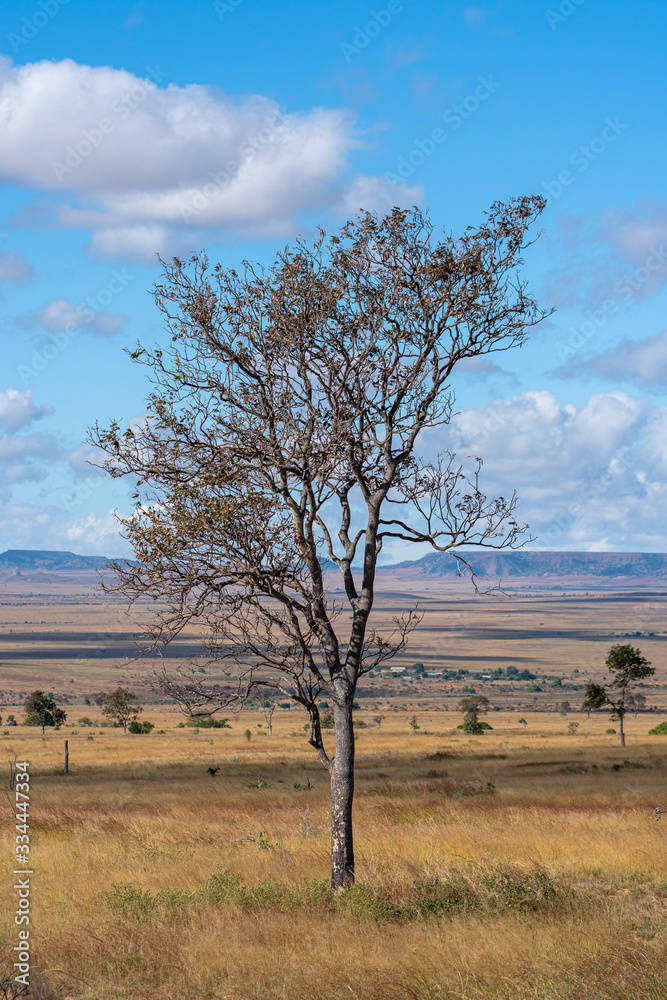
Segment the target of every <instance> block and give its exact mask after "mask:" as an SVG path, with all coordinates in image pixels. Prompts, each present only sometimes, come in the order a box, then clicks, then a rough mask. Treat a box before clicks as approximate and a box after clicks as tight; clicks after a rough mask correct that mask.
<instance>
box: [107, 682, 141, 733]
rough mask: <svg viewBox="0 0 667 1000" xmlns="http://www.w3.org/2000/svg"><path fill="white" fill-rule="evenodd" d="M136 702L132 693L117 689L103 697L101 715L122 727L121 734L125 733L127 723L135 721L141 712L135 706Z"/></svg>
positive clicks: (138, 707)
mask: <svg viewBox="0 0 667 1000" xmlns="http://www.w3.org/2000/svg"><path fill="white" fill-rule="evenodd" d="M137 700H138V699H137V696H136V694H135V693H134V692H133V691H128V689H127V688H124V687H118V688H116V690H115V691H112V692H111V693H110V694H107V695H105V696H104V701H103V702H102V715H106V717H107V718H108V719H113V720H114V722H117V723H118V725H120V726H122V727H123V732H124V733H126V732H127V726H128V723H129V722H133V721H135V720H136V718H137V716H139V715H140V714H141V713H142V712H143V708H142V706H141V705H137V704H135V702H136V701H137Z"/></svg>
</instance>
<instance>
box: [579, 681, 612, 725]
mask: <svg viewBox="0 0 667 1000" xmlns="http://www.w3.org/2000/svg"><path fill="white" fill-rule="evenodd" d="M606 701H607V692H606V691H605V689H604V688H603V687H602V686H601V685H600V684H588V685H587V686H586V695H585V697H584V700H583V703H582V706H581V710H582V712H585V713H586V717H587V718H588V719H590V717H591V712H597V711H598V709H600V708H602V706H603V705H604V704H605V703H606Z"/></svg>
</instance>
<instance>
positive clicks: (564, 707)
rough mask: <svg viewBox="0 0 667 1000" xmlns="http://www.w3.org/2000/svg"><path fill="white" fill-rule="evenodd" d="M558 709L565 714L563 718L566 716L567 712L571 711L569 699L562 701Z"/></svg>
mask: <svg viewBox="0 0 667 1000" xmlns="http://www.w3.org/2000/svg"><path fill="white" fill-rule="evenodd" d="M558 711H559V712H560V714H561V715H562V716H563V718H565V716H566V715H567V713H568V712H569V711H571V709H570V703H569V701H561V703H560V705H559V706H558Z"/></svg>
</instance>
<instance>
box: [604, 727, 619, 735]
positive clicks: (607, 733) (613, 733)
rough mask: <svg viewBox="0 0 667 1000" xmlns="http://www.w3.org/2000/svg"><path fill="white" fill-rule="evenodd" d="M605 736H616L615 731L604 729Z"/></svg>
mask: <svg viewBox="0 0 667 1000" xmlns="http://www.w3.org/2000/svg"><path fill="white" fill-rule="evenodd" d="M605 734H606V735H608V736H615V735H616V730H615V729H605Z"/></svg>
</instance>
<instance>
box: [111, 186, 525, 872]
mask: <svg viewBox="0 0 667 1000" xmlns="http://www.w3.org/2000/svg"><path fill="white" fill-rule="evenodd" d="M543 207H544V200H543V199H542V198H540V197H526V198H518V199H513V200H511V201H509V202H508V203H507V204H502V203H496V204H495V205H493V206H492V208H491V210H490V211H489V213H488V214H487V216H486V218H485V220H484V221H483V223H482V224H481V225H480V226H479V227H478V228H476V229H475V228H472V227H470V228H468V229H467V230H466V231H465V233H464V234H463V235H462V236H460V237H458V238H455V237H453V236H451V235H449V234H447V233H445V234H444V236H442V237H440V238H438V237H436V236H435V234H434V232H433V227H432V225H431V223H430V221H429V219H428V218H427V216H425V215H424V214H423V213H422V212H420V211H419V210H417V209H413V210H411V211H406V210H403V209H398V208H397V209H394V210H393V211H392V212H391V213H390V214H389V215H388V216H386V217H385V218H382V219H378V218H377V217H375V216H373V215H371V214H368V213H366V214H363V215H361V216H360V217H359V218H357V219H356V220H354V221H352V222H349V223H348V224H346V225H345V226H344V227H343V229H342V230H341V232H340V234H339V235H336V236H332V237H330V238H329V239H327V238H326V236H325V234H324V233H320V235H319V237H318V238H317V239H316V240H315V241H314V243H308V242H306V241H305V240H300V241H298V243H297V244H296V246H294V247H292V248H289V247H288V248H286V249H285V250H284V251H283V252H282V253H280V254H279V255H278V258H277V260H276V262H275V264H274V265H273V266H272V267H270V268H268V269H266V270H264V269H261V268H258V267H255V266H253V265H251V264H247V263H245V264H244V266H243V269H242V271H241V273H238V272H237V271H235V270H233V269H225V268H223V267H222V266H220V265H218V266H216V267H215V268H213V269H210V268H209V265H208V261H207V260H206V258H205V257H204V256H195V257H193V258H192V259H191V260H190V262H189V264H185V263H184V262H182V261H180V260H178V259H174V260H173V262H172V263H171V264H169V265H166V266H165V275H164V281H163V282H162V284H160V285H159V286H158V287H157V288H156V301H157V304H158V306H159V308H160V309H161V311H162V313H163V315H164V317H165V320H166V325H167V330H168V332H169V334H170V336H171V344H170V346H169V347H168V348H165V349H162V348H160V347H157V348H154V349H152V350H149V349H147V348H145V347H142V346H138V347H137V349H136V350H135V351H133V352H132V357H133V358H134V359H135V360H136V361H137V362H138V363H139V364H142V365H146V366H147V367H148V369H149V372H150V377H151V380H152V384H153V392H152V394H151V396H150V398H149V401H148V411H149V417H148V419H147V420H146V422H145V423H144V424H143V425H142V426H135V427H132V428H129V427H128V428H127V429H126V430H125V431H122V430H121V428H120V426H119V425H118V424H117V423H113V424H112V425H111V427H110V428H108V429H106V430H103V429H101V428H99V427H95V428H94V429H93V431H92V432H91V440H92V442H93V443H94V444H95V445H97V446H99V447H100V448H102V449H103V450H104V452H106V456H107V459H106V463H105V467H106V469H107V470H108V472H109V473H110V474H111V475H112V476H123V475H131V476H135V477H136V478H137V481H138V487H137V492H136V494H135V501H136V509H135V512H134V513H133V514H132V516H131V517H128V518H126V519H124V520H123V521H122V523H123V526H124V529H125V533H126V535H127V537H128V539H129V541H130V543H131V545H132V547H133V549H134V553H135V556H136V563H135V564H130V563H120V564H116V567H115V569H116V573H117V580H116V582H115V583H114V584H111V585H109V586H108V587H107V589H108V590H110V591H111V592H113V593H116V594H122V595H124V596H125V597H126V598H127V600H128V601H129V602H134V601H135V600H138V599H139V598H146V597H152V598H154V599H155V601H156V604H155V607H156V613H155V616H154V619H153V621H152V623H151V624H150V625H149V626H148V630H147V638H148V645H147V648H153V649H154V648H161V647H162V646H164V645H165V644H166V643H168V642H170V641H171V640H172V639H174V638H175V637H176V636H178V635H179V634H180V633H181V631H182V630H183V629H184V628H186V627H188V626H189V625H190V624H191V623H193V622H197V623H198V624H199V625H200V626H203V627H204V628H205V629H206V631H207V636H208V638H207V648H208V651H209V654H210V656H211V658H212V659H214V660H221V659H222V660H226V661H228V662H229V661H231V663H233V664H235V665H236V669H237V676H238V688H237V690H236V691H235V692H234V694H232V695H229V694H227V693H225V692H223V691H221V690H220V689H219V688H218V687H216V685H214V684H212V683H210V682H209V681H207V680H206V678H205V677H202V676H201V675H199V674H198V673H197V672H196V670H194V669H193V670H190V671H182V672H181V673H180V674H177V675H174V674H170V673H168V672H167V671H166V670H164V671H161V672H158V679H159V682H160V683H161V685H162V688H163V690H164V691H165V692H166V693H167V694H169V695H170V696H171V697H172V698H174V699H175V700H176V701H177V702H178V703H179V704H180V705H181V706H182V708H183V709H184V711H186V712H188V713H194V714H196V713H205V714H213V713H215V712H216V711H218V710H220V709H222V708H224V707H225V706H227V705H229V704H231V703H232V702H235V703H237V704H241V703H243V702H244V701H245V700H246V699H247V698H248V697H249V696H250V695H251V693H252V692H253V690H254V689H255V688H256V687H258V686H261V687H262V688H265V687H266V686H267V682H266V680H262V681H260V680H259V674H258V672H259V671H260V670H261V671H262V672H263V676H264V678H265V677H266V671H267V669H268V670H269V672H270V674H271V676H273V677H274V678H275V680H273V681H272V682H271V683H270V685H269V686H271V687H273V688H274V690H275V691H276V694H278V695H280V696H281V697H288V698H291V699H292V700H293V701H296V702H298V703H299V704H300V705H302V706H303V707H304V708H305V709H306V710H307V711H308V713H309V717H310V725H309V735H308V741H309V743H310V744H311V745H312V746H313V747H314V749H315V750H316V752H317V754H318V756H319V758H320V760H321V762H322V763H323V764H324V766H325V767H326V768H327V769H328V771H329V773H330V776H331V796H332V800H331V801H332V808H331V827H332V881H333V885H334V886H335V888H336V889H343V888H346V887H348V886H350V885H351V883H352V881H353V878H354V852H353V841H352V798H353V787H354V781H353V775H354V734H353V722H352V704H353V700H354V695H355V690H356V686H357V683H358V681H359V679H360V678H361V677H362V676H363V675H364V674H367V673H368V672H369V671H371V670H372V669H373V668H374V667H375V666H377V665H378V664H380V663H382V662H384V661H385V660H387V659H389V658H391V657H393V656H395V655H396V654H397V653H400V652H401V651H402V650H404V649H405V647H406V643H407V637H408V635H409V633H410V631H411V630H412V629H413V628H415V627H416V626H417V625H418V623H419V620H420V616H419V615H418V614H416V613H415V611H414V610H412V609H411V610H407V611H406V612H405V613H404V614H401V615H399V616H398V617H397V618H396V619H395V622H394V629H393V632H392V633H390V634H387V633H383V634H379V632H378V631H377V630H376V629H375V628H374V627H373V625H372V622H371V612H372V609H373V599H374V579H375V569H376V563H377V559H378V556H379V554H380V551H381V549H382V546H383V544H384V542H385V540H386V539H392V538H399V539H402V540H404V541H408V542H414V543H422V544H423V543H427V544H430V545H431V546H432V547H433V548H434V549H436V550H438V551H441V552H451V553H453V554H455V555H456V558H457V559H458V562H459V566H460V568H461V570H462V571H470V572H472V570H471V566H470V563H469V561H468V559H469V557H468V556H467V555H466V556H464V555H463V554H461V553H460V552H459V551H458V550H459V549H460V548H461V546H468V547H469V546H471V545H472V546H482V547H487V548H494V549H502V548H507V547H513V546H516V545H518V544H519V543H520V540H521V537H522V532H523V531H524V529H525V526H524V525H521V524H520V523H519V522H518V521H517V520H516V517H515V515H516V507H517V498H516V496H515V495H514V494H512V496H510V497H502V496H499V497H489V496H487V495H486V494H485V493H484V492H483V489H482V483H481V475H480V472H481V461H480V460H478V459H474V460H472V459H471V463H472V464H470V465H469V464H466V462H464V463H461V462H460V461H458V460H457V459H456V456H455V455H453V454H449V453H444V454H441V455H439V456H438V457H436V458H435V459H434V460H432V461H428V460H426V461H425V460H423V459H421V458H420V457H419V456H418V454H417V446H418V442H419V438H420V435H422V433H423V432H424V431H425V430H427V429H429V428H433V427H437V426H438V425H442V424H447V423H448V422H449V420H450V418H451V415H452V412H453V404H454V393H453V379H454V375H455V369H456V367H457V365H458V364H459V363H460V362H463V361H465V360H466V359H468V358H474V357H480V356H483V355H487V354H489V353H491V352H494V351H501V350H507V349H508V348H510V347H513V346H516V345H519V344H521V343H522V342H523V341H524V339H525V336H526V331H527V330H528V328H530V327H532V326H534V325H535V324H536V323H538V322H540V320H541V319H542V318H543V317H544V315H545V312H543V311H542V310H540V309H539V308H538V306H537V304H536V302H535V300H534V299H533V298H532V297H531V296H530V295H529V294H528V293H527V290H526V286H525V284H524V282H523V281H522V280H521V278H520V277H519V275H518V267H519V265H520V264H521V263H522V257H521V254H522V251H523V250H524V248H525V247H527V246H528V245H529V244H530V242H531V240H529V239H528V238H527V234H528V230H529V228H530V226H531V225H532V224H533V222H534V221H535V219H536V218H537V216H538V215H539V213H540V212H541V211H542V208H543ZM360 512H363V516H362V514H361V513H360ZM359 557H360V558H359ZM325 558H327V559H328V560H329V561H330V563H331V564H333V566H334V567H336V568H337V570H338V571H339V572H340V577H341V580H342V583H343V587H344V596H343V598H342V599H341V598H337V597H334V596H333V595H331V594H330V593H329V591H328V585H327V580H326V578H325V567H324V559H325ZM358 562H360V563H361V565H360V568H359V570H357V569H356V568H353V565H356V564H357V563H358ZM343 601H346V602H347V604H348V605H349V608H350V611H351V624H350V626H349V627H347V626H346V619H345V618H343V617H342V614H341V612H342V606H341V605H342V602H343ZM323 695H325V696H326V697H327V698H328V699H329V700H330V702H331V703H332V704H333V714H334V719H335V730H336V751H335V756H334V757H331V756H330V755H329V753H327V751H326V749H325V746H324V743H323V740H322V726H321V719H320V712H319V707H318V700H319V698H320V696H323Z"/></svg>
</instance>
